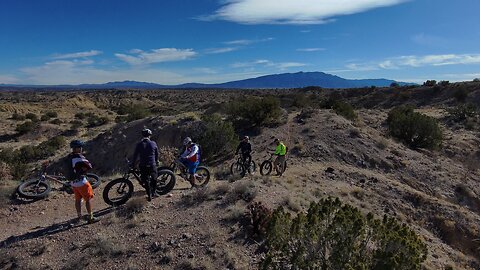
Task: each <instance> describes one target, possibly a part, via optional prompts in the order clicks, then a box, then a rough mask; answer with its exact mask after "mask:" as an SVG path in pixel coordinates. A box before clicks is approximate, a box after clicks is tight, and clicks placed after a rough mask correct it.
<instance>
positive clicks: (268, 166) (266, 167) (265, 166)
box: [260, 154, 287, 175]
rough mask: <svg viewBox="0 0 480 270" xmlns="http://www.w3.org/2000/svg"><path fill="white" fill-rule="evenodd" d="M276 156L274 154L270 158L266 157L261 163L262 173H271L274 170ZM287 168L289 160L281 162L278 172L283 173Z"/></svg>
mask: <svg viewBox="0 0 480 270" xmlns="http://www.w3.org/2000/svg"><path fill="white" fill-rule="evenodd" d="M274 157H275V155H274V154H272V155H270V158H268V159H266V160H265V161H264V162H262V164H261V165H260V174H261V175H270V173H272V170H273V167H274V166H273V162H274ZM286 169H287V160H286V159H285V161H284V162H283V164H279V165H278V167H277V170H276V171H277V173H278V174H283V173H284V172H285V170H286Z"/></svg>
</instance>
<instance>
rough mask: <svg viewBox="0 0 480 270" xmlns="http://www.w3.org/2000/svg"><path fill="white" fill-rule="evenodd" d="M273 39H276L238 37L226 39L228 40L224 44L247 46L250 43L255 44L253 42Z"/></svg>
mask: <svg viewBox="0 0 480 270" xmlns="http://www.w3.org/2000/svg"><path fill="white" fill-rule="evenodd" d="M272 40H274V38H272V37H269V38H263V39H238V40H231V41H226V42H224V44H227V45H237V46H246V45H250V44H253V43H259V42H266V41H272Z"/></svg>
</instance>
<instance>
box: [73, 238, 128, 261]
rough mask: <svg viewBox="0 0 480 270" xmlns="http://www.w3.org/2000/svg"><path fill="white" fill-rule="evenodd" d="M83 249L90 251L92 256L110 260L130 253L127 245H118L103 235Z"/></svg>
mask: <svg viewBox="0 0 480 270" xmlns="http://www.w3.org/2000/svg"><path fill="white" fill-rule="evenodd" d="M82 249H83V250H89V251H90V254H92V255H96V256H106V257H109V258H115V257H118V256H121V255H124V254H126V253H128V248H127V247H126V246H125V244H123V243H118V242H116V241H114V240H113V239H112V238H110V237H108V236H106V235H103V234H100V235H98V236H96V237H94V239H93V241H91V242H89V243H87V244H86V245H85V246H83V248H82Z"/></svg>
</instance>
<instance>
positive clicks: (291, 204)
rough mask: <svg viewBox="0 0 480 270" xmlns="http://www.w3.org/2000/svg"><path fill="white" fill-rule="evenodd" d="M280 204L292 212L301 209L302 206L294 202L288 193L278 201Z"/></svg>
mask: <svg viewBox="0 0 480 270" xmlns="http://www.w3.org/2000/svg"><path fill="white" fill-rule="evenodd" d="M280 205H281V206H284V207H287V208H288V209H289V210H291V211H293V212H300V211H301V210H302V206H300V204H299V203H298V202H296V201H295V200H294V199H293V198H292V197H291V196H290V195H287V196H285V197H284V198H283V199H282V201H281V202H280Z"/></svg>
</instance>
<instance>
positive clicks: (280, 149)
mask: <svg viewBox="0 0 480 270" xmlns="http://www.w3.org/2000/svg"><path fill="white" fill-rule="evenodd" d="M273 142H274V143H275V144H276V145H277V147H276V148H275V152H274V153H273V154H274V155H276V156H277V158H275V161H274V162H273V166H274V168H275V171H277V172H278V173H277V175H282V174H283V170H284V169H283V164H284V163H285V155H286V154H287V147H286V146H285V144H284V143H283V142H281V141H280V140H279V139H275V140H274V141H273ZM280 164H282V170H279V169H278V166H279V165H280Z"/></svg>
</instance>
